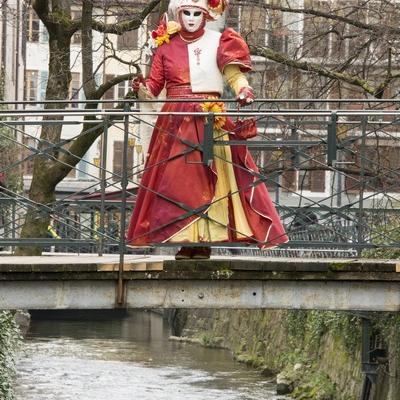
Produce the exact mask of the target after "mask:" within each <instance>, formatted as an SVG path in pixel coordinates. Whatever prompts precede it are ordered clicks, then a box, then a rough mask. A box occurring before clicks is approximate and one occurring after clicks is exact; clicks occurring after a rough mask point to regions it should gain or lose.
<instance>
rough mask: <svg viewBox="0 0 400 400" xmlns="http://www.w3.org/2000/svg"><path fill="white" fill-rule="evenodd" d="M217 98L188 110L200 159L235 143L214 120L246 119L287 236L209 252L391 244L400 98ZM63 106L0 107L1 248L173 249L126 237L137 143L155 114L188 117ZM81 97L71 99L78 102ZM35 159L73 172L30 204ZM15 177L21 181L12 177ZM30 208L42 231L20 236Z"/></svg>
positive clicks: (332, 250) (337, 251) (347, 250)
mask: <svg viewBox="0 0 400 400" xmlns="http://www.w3.org/2000/svg"><path fill="white" fill-rule="evenodd" d="M167 101H168V100H167ZM182 101H183V100H182ZM186 101H187V100H186ZM194 101H198V102H200V101H201V102H203V101H204V100H194ZM163 102H164V101H163ZM174 102H176V100H174ZM225 102H226V104H227V105H228V106H227V108H228V111H227V112H225V113H207V112H200V113H197V114H196V115H197V116H201V117H204V123H205V134H204V138H205V139H204V142H203V143H201V144H200V145H199V148H198V150H199V151H201V152H202V154H203V158H202V159H203V163H204V164H205V165H209V164H210V163H211V162H212V160H213V158H214V157H215V154H214V151H215V148H216V146H227V145H230V146H242V145H243V143H244V142H243V141H233V140H231V141H229V142H226V141H224V140H221V139H220V138H215V137H213V133H212V126H213V124H214V119H215V118H216V117H219V116H228V117H230V118H233V119H236V118H247V117H252V118H255V119H256V121H257V124H258V136H257V137H256V138H254V139H251V140H248V141H247V142H246V145H247V146H248V148H249V149H250V151H251V153H252V154H253V157H254V159H255V161H256V163H257V165H258V167H259V172H258V173H255V178H256V182H257V184H264V183H265V184H266V185H267V187H268V188H269V190H270V194H271V196H272V198H273V200H274V202H275V204H276V206H277V208H278V210H279V212H280V215H281V218H282V220H283V222H284V224H285V227H286V229H287V232H288V235H289V238H290V241H289V243H287V244H286V245H284V246H282V247H280V248H278V249H272V250H267V251H263V252H261V251H260V250H259V249H258V248H257V247H256V246H254V245H253V246H244V245H243V244H238V243H219V244H216V245H215V250H214V251H215V253H216V254H221V255H224V254H229V255H230V254H246V255H257V256H260V255H275V256H295V257H299V256H300V257H312V256H313V257H346V256H348V257H354V256H360V255H362V252H363V251H370V250H371V249H389V250H393V249H396V248H399V247H400V243H399V242H400V234H399V233H398V232H399V227H400V214H399V211H400V202H399V199H400V179H399V175H400V130H399V122H400V111H398V110H397V108H398V105H399V104H400V103H398V102H396V101H392V100H390V101H374V100H370V101H364V100H331V101H324V100H279V101H278V100H274V101H267V100H257V101H256V102H255V103H254V104H253V105H252V107H250V108H246V109H242V110H240V111H239V110H236V109H235V108H234V107H235V106H234V103H233V102H232V101H231V100H225ZM52 103H53V105H54V107H52ZM62 103H65V104H66V108H64V109H62V110H60V109H59V108H57V107H58V106H59V105H58V104H57V102H48V103H47V108H46V109H43V108H38V107H37V105H35V104H31V103H4V104H3V105H2V111H0V151H1V154H3V156H2V160H0V177H1V176H3V177H6V178H5V179H4V182H3V184H2V186H0V248H2V249H3V250H8V251H10V250H11V251H12V250H13V249H15V247H16V246H19V247H21V246H35V247H41V248H42V249H43V250H46V251H57V252H88V253H89V252H90V253H98V254H100V255H101V254H103V253H109V252H113V253H120V256H121V258H123V255H124V254H126V253H135V252H141V253H142V252H151V251H154V248H160V249H161V250H158V251H162V252H164V253H172V251H174V249H173V247H175V246H176V245H174V244H173V243H169V244H168V243H154V246H151V247H148V248H135V247H132V246H129V245H128V244H127V243H126V242H125V231H126V228H127V223H128V221H129V217H130V214H131V212H132V209H133V207H134V206H135V195H136V192H137V188H138V187H139V186H140V177H141V175H142V174H143V171H144V170H145V168H146V167H145V165H144V163H143V161H144V154H143V146H144V145H145V143H144V142H145V141H146V140H145V136H146V135H149V134H150V133H149V130H150V131H151V129H152V128H153V127H154V120H152V119H155V118H156V117H158V116H160V115H168V116H170V117H171V118H174V117H177V116H190V115H191V114H190V113H170V112H168V113H165V112H160V111H158V110H155V111H146V112H145V111H143V107H142V104H140V103H138V102H135V103H133V102H130V101H125V102H123V103H124V107H123V109H109V108H104V107H105V104H106V102H104V104H101V102H97V103H98V104H97V105H96V107H98V108H94V109H93V108H90V109H89V108H88V109H84V108H68V107H69V106H70V104H69V103H68V102H62ZM81 103H82V102H77V104H75V105H79V107H84V106H85V105H87V103H86V104H84V103H82V104H81ZM146 103H149V102H146ZM56 106H57V107H56ZM230 106H231V107H230ZM100 107H103V108H100ZM141 109H142V110H141ZM44 129H48V130H52V133H53V134H54V132H56V134H55V135H54V136H55V137H57V139H56V140H54V139H52V140H49V139H45V138H44V137H46V136H45V135H43V132H42V131H43V130H44ZM57 129H58V133H57ZM41 132H42V137H40V134H41ZM167 134H168V135H174V134H175V133H174V132H167ZM47 137H48V136H47ZM85 138H86V139H87V141H85ZM79 141H80V142H81V146H86V147H87V149H88V152H86V151H85V153H86V154H87V155H86V156H83V157H80V156H79V157H78V156H77V155H76V148H77V147H76V144H77V143H79ZM88 142H90V143H91V142H93V145H92V146H88V144H87V143H88ZM74 146H75V147H74ZM74 152H75V153H74ZM36 158H42V160H44V164H43V165H47V166H52V167H54V166H58V167H60V166H62V167H63V168H64V170H68V169H69V168H70V167H72V169H71V171H72V174H73V176H72V177H71V173H69V176H68V175H67V177H66V178H64V179H63V180H62V181H61V182H60V183H59V184H58V186H57V189H56V195H55V198H54V199H53V200H51V201H46V202H37V201H36V200H35V199H34V198H33V197H32V196H29V192H28V187H29V183H30V179H29V178H28V176H29V174H30V173H31V166H32V163H33V162H34V160H35V159H36ZM78 159H79V160H78ZM65 160H67V161H65ZM71 160H73V163H72V164H73V165H72V166H71V165H69V161H71ZM225 161H226V160H225ZM165 162H168V160H165ZM24 172H25V175H24ZM22 176H24V180H23V182H24V185H25V186H24V187H22V186H23V185H22V184H18V181H19V180H20V179H22ZM32 211H34V212H35V213H37V215H38V218H40V217H41V216H50V223H49V226H48V233H47V235H48V236H47V237H46V238H44V237H40V238H38V237H29V238H28V237H25V238H21V229H22V227H23V225H24V223H25V220H26V215H27V214H29V213H30V212H32ZM186 211H187V210H186ZM191 212H193V213H195V212H196V211H194V210H191Z"/></svg>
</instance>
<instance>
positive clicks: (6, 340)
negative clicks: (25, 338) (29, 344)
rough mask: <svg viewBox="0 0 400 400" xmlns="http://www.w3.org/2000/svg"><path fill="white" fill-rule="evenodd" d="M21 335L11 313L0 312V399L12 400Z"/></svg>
mask: <svg viewBox="0 0 400 400" xmlns="http://www.w3.org/2000/svg"><path fill="white" fill-rule="evenodd" d="M21 339H22V337H21V333H20V330H19V328H18V326H17V324H16V323H15V320H14V316H13V314H12V313H11V312H8V311H3V312H0V399H2V400H12V399H14V395H13V389H12V382H13V379H14V376H15V358H14V355H15V352H16V350H17V349H18V346H19V345H20V343H21Z"/></svg>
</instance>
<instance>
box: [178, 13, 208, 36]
mask: <svg viewBox="0 0 400 400" xmlns="http://www.w3.org/2000/svg"><path fill="white" fill-rule="evenodd" d="M203 18H204V14H203V12H202V11H200V10H199V9H197V8H185V9H184V10H182V12H181V20H182V25H183V27H184V28H185V30H186V31H188V32H196V31H198V30H199V29H200V27H201V25H202V23H203Z"/></svg>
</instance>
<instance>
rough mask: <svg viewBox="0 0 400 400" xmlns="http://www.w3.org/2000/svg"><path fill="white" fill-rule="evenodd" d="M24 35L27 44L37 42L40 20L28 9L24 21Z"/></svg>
mask: <svg viewBox="0 0 400 400" xmlns="http://www.w3.org/2000/svg"><path fill="white" fill-rule="evenodd" d="M26 35H27V38H26V39H27V41H28V42H38V41H39V37H40V20H39V17H38V16H37V14H36V12H35V11H34V10H33V9H32V8H30V9H29V11H28V15H27V19H26Z"/></svg>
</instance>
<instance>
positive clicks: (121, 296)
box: [117, 103, 130, 305]
mask: <svg viewBox="0 0 400 400" xmlns="http://www.w3.org/2000/svg"><path fill="white" fill-rule="evenodd" d="M129 109H130V107H129V103H125V106H124V111H125V115H124V146H123V152H122V176H121V226H120V238H119V269H118V288H117V303H118V305H123V304H124V301H125V285H124V280H123V274H124V255H125V249H126V242H125V230H126V199H127V187H128V139H129V114H128V112H129Z"/></svg>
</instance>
